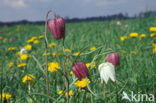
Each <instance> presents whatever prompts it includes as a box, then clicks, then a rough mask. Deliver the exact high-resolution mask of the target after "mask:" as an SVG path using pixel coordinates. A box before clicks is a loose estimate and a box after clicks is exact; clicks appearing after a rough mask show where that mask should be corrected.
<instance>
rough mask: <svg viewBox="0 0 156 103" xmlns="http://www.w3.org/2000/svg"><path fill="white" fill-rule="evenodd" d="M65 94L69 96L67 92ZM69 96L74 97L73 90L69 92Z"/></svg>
mask: <svg viewBox="0 0 156 103" xmlns="http://www.w3.org/2000/svg"><path fill="white" fill-rule="evenodd" d="M65 94H66V95H67V92H66V93H65ZM69 95H73V91H72V90H70V91H69Z"/></svg>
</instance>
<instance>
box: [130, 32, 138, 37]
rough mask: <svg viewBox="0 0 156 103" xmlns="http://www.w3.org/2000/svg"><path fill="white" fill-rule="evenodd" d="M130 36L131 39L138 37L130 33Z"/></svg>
mask: <svg viewBox="0 0 156 103" xmlns="http://www.w3.org/2000/svg"><path fill="white" fill-rule="evenodd" d="M129 36H130V37H131V38H136V37H137V36H138V33H130V34H129Z"/></svg>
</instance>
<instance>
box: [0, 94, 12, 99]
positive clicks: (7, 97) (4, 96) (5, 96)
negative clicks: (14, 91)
mask: <svg viewBox="0 0 156 103" xmlns="http://www.w3.org/2000/svg"><path fill="white" fill-rule="evenodd" d="M1 97H2V98H3V99H4V100H5V99H6V100H8V99H10V98H11V97H12V95H10V94H8V93H2V94H0V100H1Z"/></svg>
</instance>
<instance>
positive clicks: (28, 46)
mask: <svg viewBox="0 0 156 103" xmlns="http://www.w3.org/2000/svg"><path fill="white" fill-rule="evenodd" d="M24 48H25V49H26V50H31V49H32V46H31V45H29V44H28V45H26V46H24Z"/></svg>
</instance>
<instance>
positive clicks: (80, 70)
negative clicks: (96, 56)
mask: <svg viewBox="0 0 156 103" xmlns="http://www.w3.org/2000/svg"><path fill="white" fill-rule="evenodd" d="M72 71H73V73H74V74H75V76H76V77H77V78H78V79H79V80H81V79H82V78H85V77H86V76H89V72H88V69H87V67H86V65H85V63H83V62H78V63H76V64H75V65H74V66H73V67H72Z"/></svg>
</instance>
